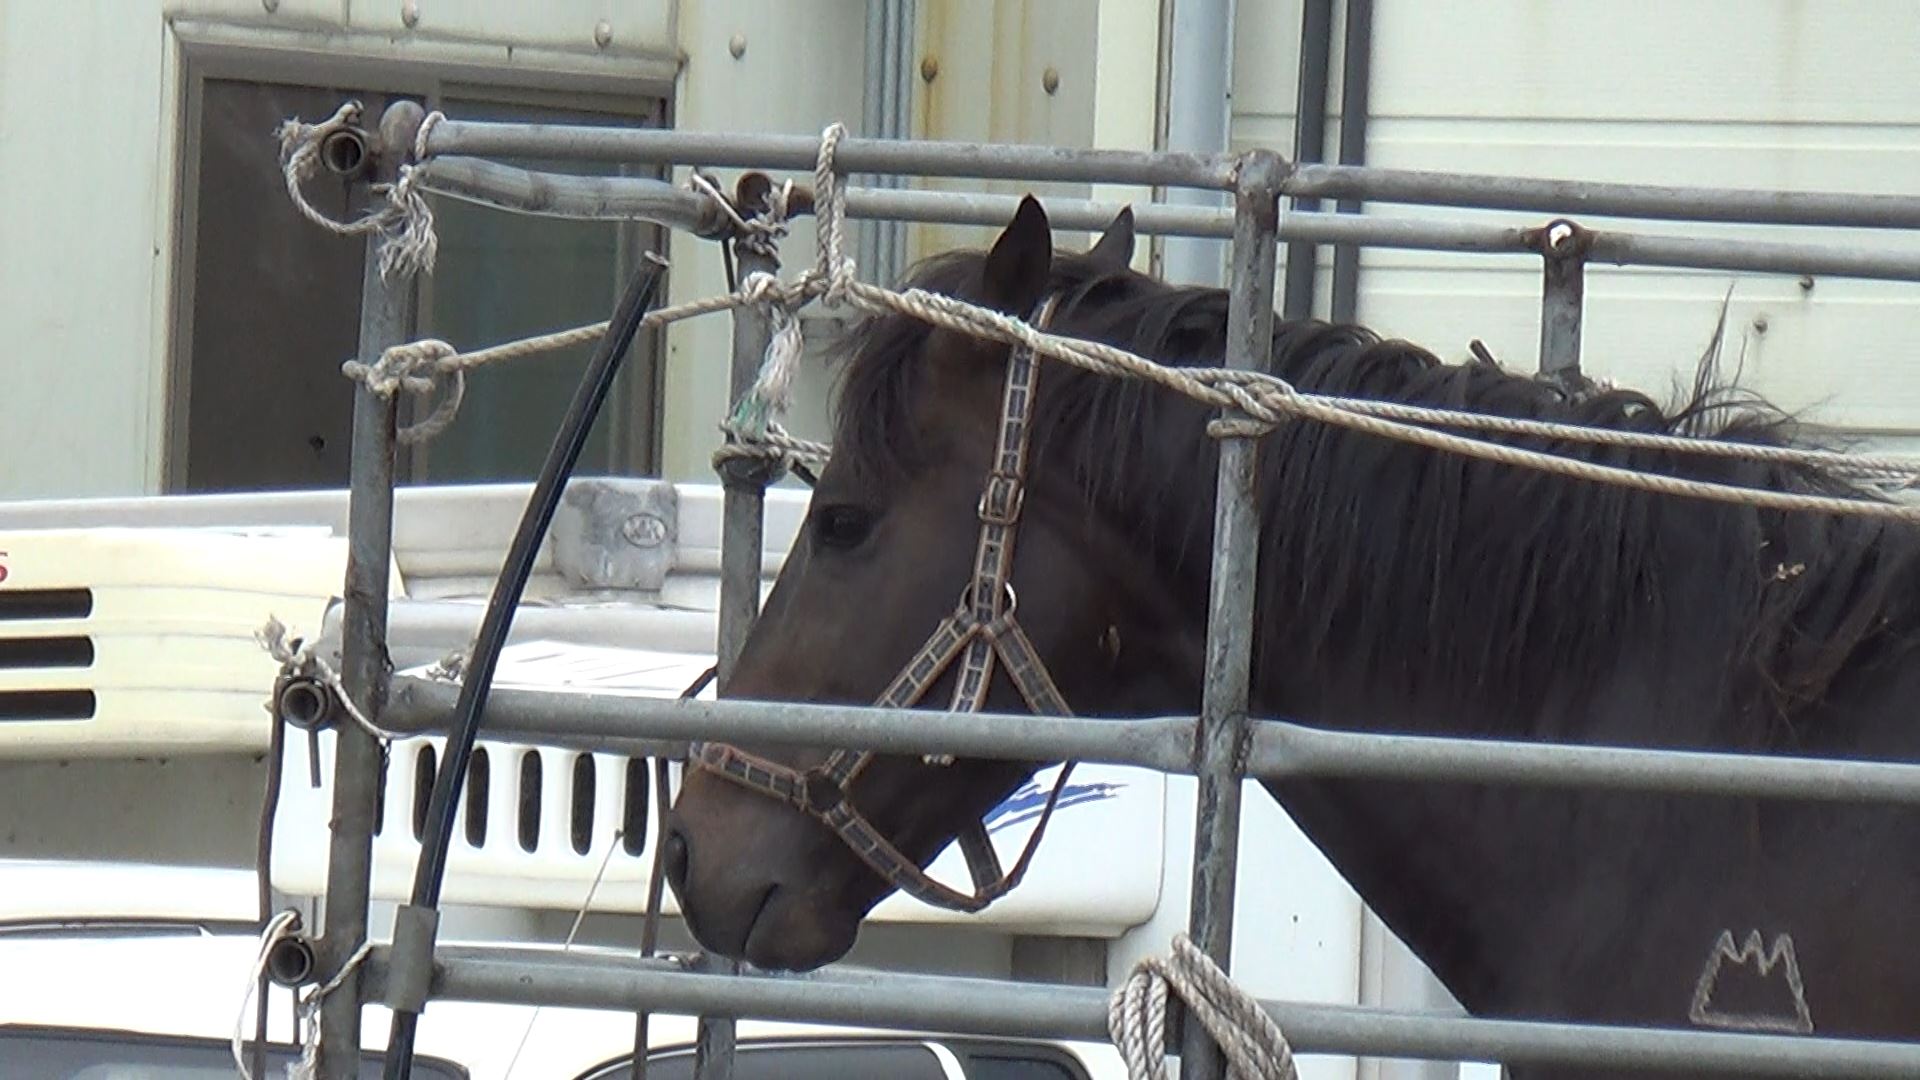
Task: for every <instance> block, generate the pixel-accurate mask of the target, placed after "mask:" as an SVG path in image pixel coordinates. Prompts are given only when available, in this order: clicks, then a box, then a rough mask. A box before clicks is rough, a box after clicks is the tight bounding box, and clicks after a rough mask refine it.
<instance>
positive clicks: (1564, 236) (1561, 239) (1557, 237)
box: [1547, 221, 1573, 251]
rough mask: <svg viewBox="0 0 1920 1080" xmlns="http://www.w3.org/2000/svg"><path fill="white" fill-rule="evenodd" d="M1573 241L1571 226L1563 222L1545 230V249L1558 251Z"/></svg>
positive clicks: (1555, 223) (1557, 222)
mask: <svg viewBox="0 0 1920 1080" xmlns="http://www.w3.org/2000/svg"><path fill="white" fill-rule="evenodd" d="M1571 239H1573V226H1572V225H1571V224H1570V223H1568V222H1565V221H1556V222H1554V223H1553V225H1552V227H1550V228H1549V229H1547V247H1549V248H1551V249H1553V250H1555V251H1558V250H1560V249H1561V248H1563V247H1565V246H1566V244H1567V241H1569V240H1571Z"/></svg>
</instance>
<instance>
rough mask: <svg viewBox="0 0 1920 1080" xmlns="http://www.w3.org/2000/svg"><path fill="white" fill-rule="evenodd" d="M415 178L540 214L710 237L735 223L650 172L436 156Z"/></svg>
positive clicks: (449, 192)
mask: <svg viewBox="0 0 1920 1080" xmlns="http://www.w3.org/2000/svg"><path fill="white" fill-rule="evenodd" d="M414 177H415V180H416V182H417V183H418V185H419V186H420V187H422V188H425V189H426V190H428V191H431V192H434V193H436V194H440V195H446V196H448V197H450V198H455V199H462V200H465V201H467V202H472V203H478V204H480V205H482V206H491V207H493V208H494V209H496V210H508V211H512V212H513V213H516V214H528V215H532V216H535V217H559V218H588V219H592V220H595V221H649V222H655V223H658V224H661V225H666V226H668V227H671V228H675V229H682V230H684V231H686V232H690V233H693V234H694V235H696V236H702V237H707V238H709V239H711V238H717V237H722V236H725V235H727V234H728V232H730V231H731V229H732V225H733V222H732V219H731V218H729V217H727V215H726V212H725V211H723V210H721V209H720V207H718V206H716V205H714V202H713V200H712V199H709V198H706V197H705V196H703V195H700V194H698V193H696V192H692V191H688V190H687V189H685V188H682V187H678V186H676V185H673V184H669V183H666V182H665V181H662V180H649V179H646V178H645V177H638V176H578V175H575V174H572V173H557V172H537V171H535V170H532V169H522V168H518V167H516V166H513V165H502V164H499V163H498V162H493V161H487V160H484V159H482V158H470V157H443V158H435V159H433V160H431V161H428V162H427V163H425V164H423V165H421V166H420V167H419V169H418V170H417V171H416V172H415V173H414Z"/></svg>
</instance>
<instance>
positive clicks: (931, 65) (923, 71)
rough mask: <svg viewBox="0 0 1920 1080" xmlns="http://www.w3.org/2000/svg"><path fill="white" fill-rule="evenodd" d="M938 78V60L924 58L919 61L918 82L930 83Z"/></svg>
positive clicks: (935, 58) (935, 57) (931, 57)
mask: <svg viewBox="0 0 1920 1080" xmlns="http://www.w3.org/2000/svg"><path fill="white" fill-rule="evenodd" d="M939 77H940V58H939V57H937V56H924V57H921V59H920V81H921V82H932V81H933V80H935V79H937V78H939Z"/></svg>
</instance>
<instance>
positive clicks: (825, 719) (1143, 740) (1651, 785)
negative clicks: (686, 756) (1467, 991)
mask: <svg viewBox="0 0 1920 1080" xmlns="http://www.w3.org/2000/svg"><path fill="white" fill-rule="evenodd" d="M457 692H458V691H457V688H456V687H454V686H452V685H450V684H447V683H436V682H430V681H427V680H423V679H412V678H400V679H396V680H394V689H393V695H392V699H391V701H390V702H389V704H388V706H387V711H386V713H385V716H384V720H383V722H384V724H385V725H386V726H387V727H388V728H391V729H393V730H396V731H404V732H412V733H416V734H428V733H433V732H436V731H437V730H439V729H441V728H444V725H445V723H446V718H447V715H448V714H449V713H450V712H451V711H452V708H453V702H454V699H455V696H456V694H457ZM482 723H483V724H484V725H485V728H486V730H487V731H488V732H489V733H490V734H492V735H494V736H496V737H498V738H503V739H513V740H518V741H525V742H532V743H538V744H550V745H556V746H571V747H579V748H605V749H608V750H616V751H618V752H621V753H629V752H658V750H659V749H660V748H662V747H664V746H669V745H672V746H678V745H680V744H683V743H684V741H685V740H689V739H694V738H702V737H707V736H710V735H712V733H713V732H715V731H724V732H726V733H727V736H728V737H729V738H731V739H735V740H737V741H740V742H770V743H784V744H791V745H806V746H817V747H823V748H835V747H844V748H846V749H851V750H874V751H876V752H879V753H884V754H937V753H951V754H955V755H957V756H960V757H975V758H988V759H993V760H1002V761H1064V760H1068V759H1073V760H1077V761H1088V762H1101V763H1105V764H1112V765H1134V766H1139V767H1141V768H1148V769H1155V770H1158V771H1160V772H1166V773H1177V774H1184V775H1191V774H1192V767H1193V766H1192V749H1193V746H1194V735H1195V726H1196V725H1195V723H1194V721H1193V720H1192V719H1191V718H1182V717H1155V718H1147V719H1138V720H1100V719H1091V718H1087V717H1038V716H1029V715H1026V714H1007V713H952V712H945V711H937V710H923V709H881V708H877V707H874V706H867V705H812V704H801V703H795V702H772V701H671V700H663V699H660V698H649V697H638V696H632V695H623V694H580V693H573V692H564V693H556V692H548V691H540V690H517V689H512V688H508V687H502V688H499V689H496V690H494V691H493V693H492V695H491V696H490V697H489V698H488V701H487V710H486V712H485V713H484V714H483V718H482ZM1252 728H1253V731H1252V739H1251V744H1250V746H1249V747H1248V750H1247V768H1246V772H1247V774H1248V775H1250V776H1258V777H1261V778H1263V779H1282V778H1286V777H1294V776H1344V777H1370V778H1374V779H1387V780H1439V781H1449V782H1460V781H1465V782H1473V783H1490V784H1495V783H1510V784H1518V785H1522V786H1528V787H1547V788H1615V789H1619V790H1629V791H1660V792H1672V793H1681V794H1686V793H1693V794H1703V795H1718V796H1728V797H1751V798H1770V799H1807V800H1813V801H1819V802H1869V803H1885V804H1891V805H1903V806H1920V764H1908V763H1901V762H1881V761H1858V760H1842V759H1829V758H1809V757H1789V756H1784V755H1782V756H1775V755H1763V754H1730V753H1717V752H1709V751H1694V750H1648V749H1637V748H1622V747H1611V746H1580V745H1564V744H1563V745H1555V744H1541V743H1530V742H1519V741H1515V740H1500V739H1478V738H1471V739H1470V738H1451V737H1441V736H1431V735H1382V734H1362V733H1359V732H1350V731H1328V730H1325V729H1321V728H1311V727H1306V726H1303V725H1300V724H1295V723H1292V722H1289V721H1283V720H1262V719H1256V720H1254V721H1253V724H1252Z"/></svg>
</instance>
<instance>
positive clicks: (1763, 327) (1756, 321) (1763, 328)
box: [1753, 315, 1767, 334]
mask: <svg viewBox="0 0 1920 1080" xmlns="http://www.w3.org/2000/svg"><path fill="white" fill-rule="evenodd" d="M1753 332H1754V333H1756V334H1764V333H1766V332H1767V317H1766V316H1765V315H1755V316H1754V317H1753Z"/></svg>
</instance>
